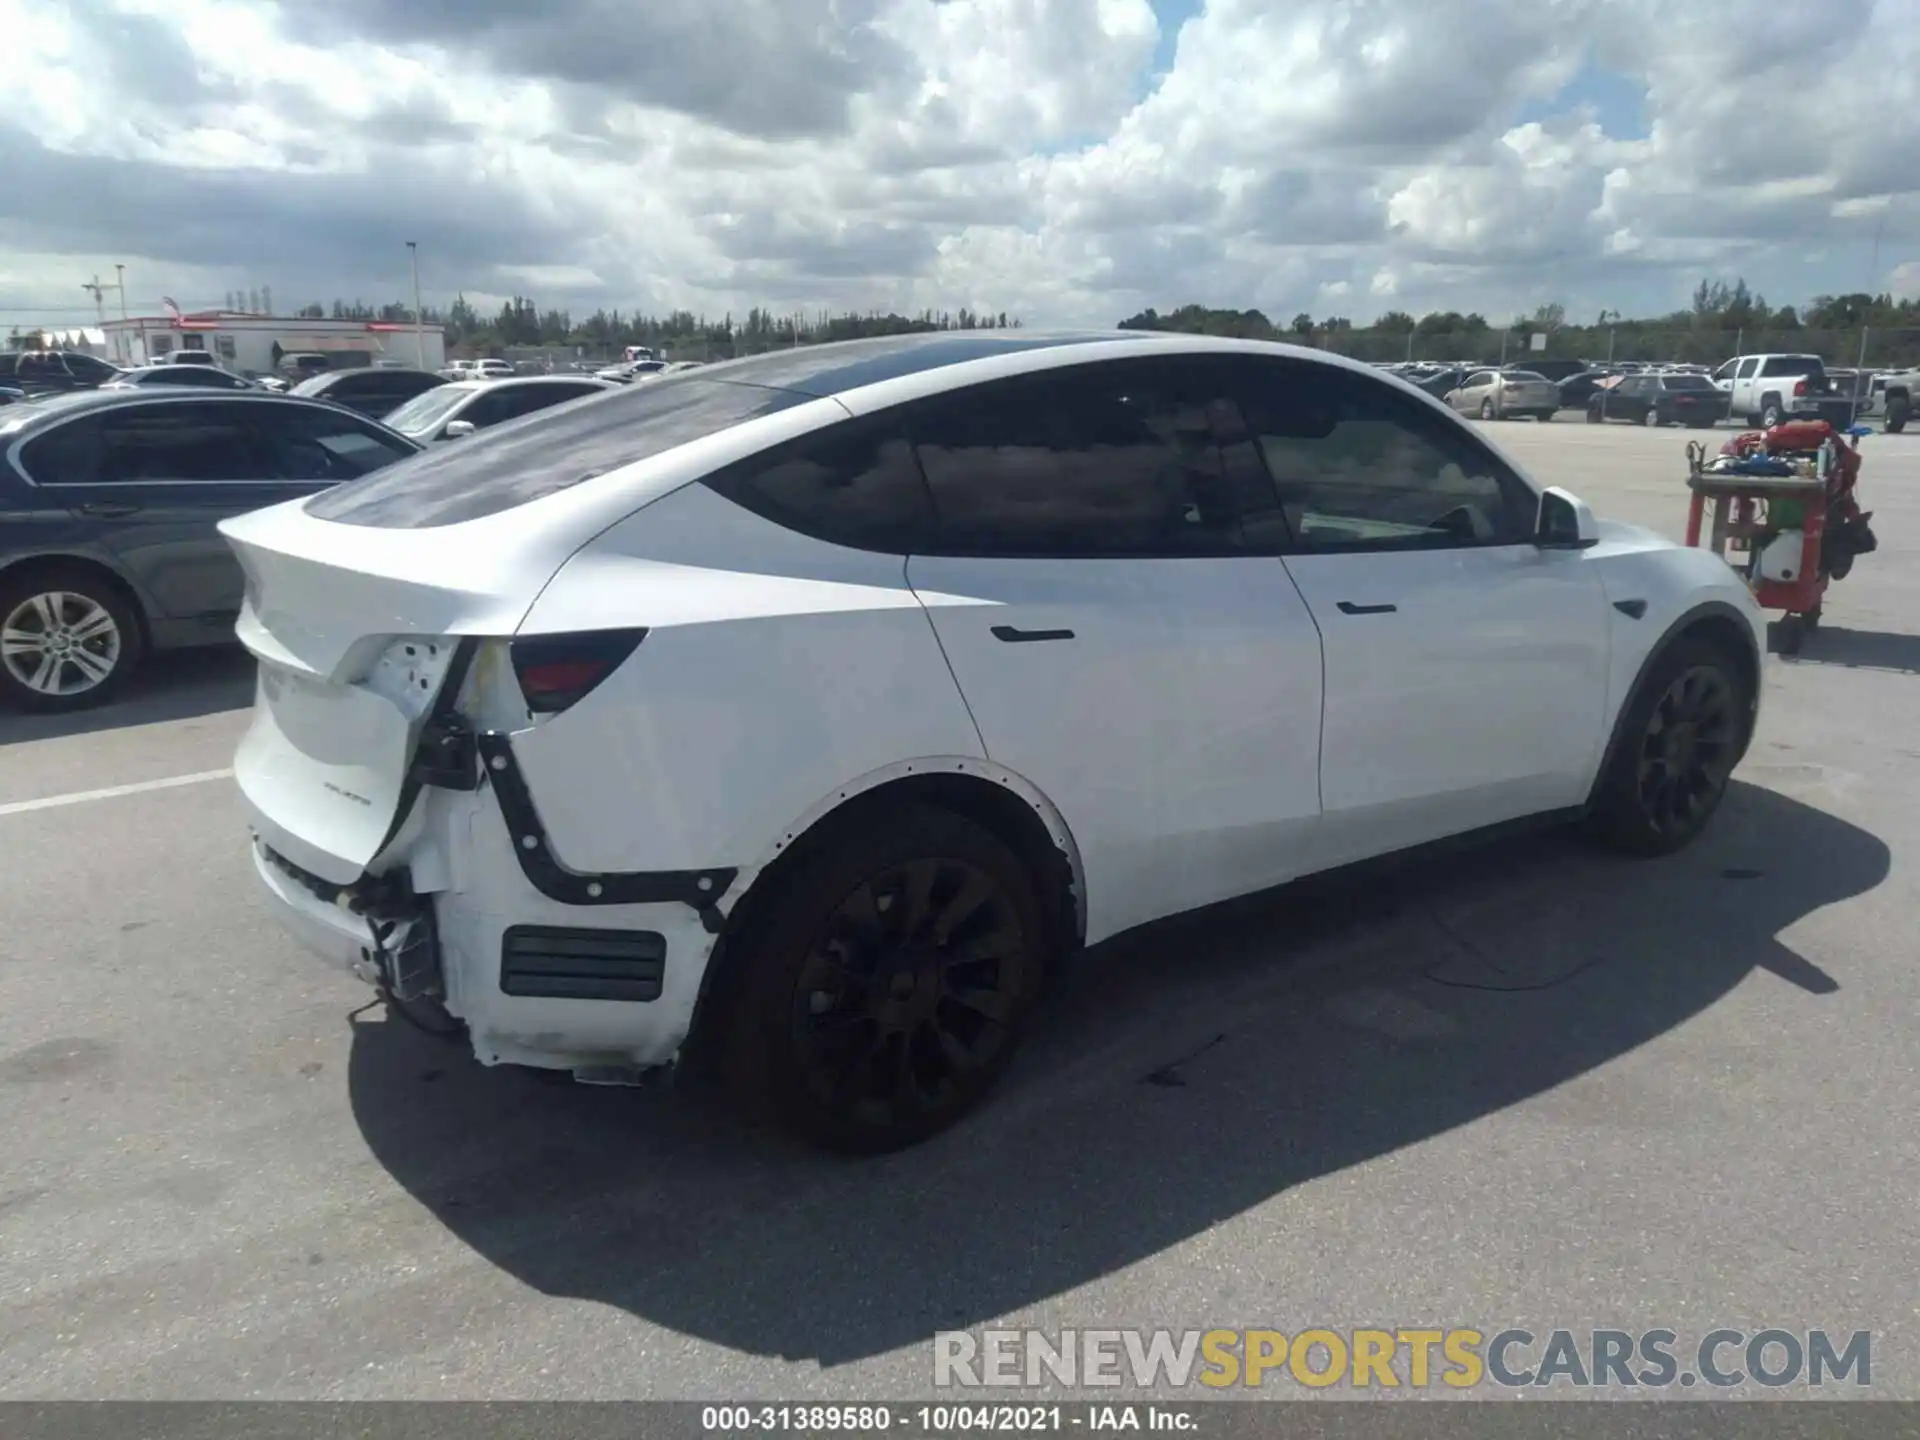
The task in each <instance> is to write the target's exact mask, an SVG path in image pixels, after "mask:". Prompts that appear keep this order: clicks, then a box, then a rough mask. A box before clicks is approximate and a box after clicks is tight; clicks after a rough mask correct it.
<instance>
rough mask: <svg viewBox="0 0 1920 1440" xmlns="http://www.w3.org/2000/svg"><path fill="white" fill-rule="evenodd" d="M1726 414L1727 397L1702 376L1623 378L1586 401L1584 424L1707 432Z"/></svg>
mask: <svg viewBox="0 0 1920 1440" xmlns="http://www.w3.org/2000/svg"><path fill="white" fill-rule="evenodd" d="M1726 413H1727V397H1726V396H1725V394H1723V393H1722V392H1721V391H1720V390H1718V389H1716V388H1715V386H1714V383H1713V381H1711V380H1709V379H1708V378H1707V377H1706V376H1704V375H1678V374H1676V375H1627V376H1623V377H1622V378H1621V380H1620V383H1619V384H1617V385H1612V386H1609V387H1607V388H1606V389H1604V390H1596V391H1595V392H1594V393H1593V396H1592V397H1591V398H1590V399H1589V400H1588V401H1587V422H1588V423H1589V424H1592V425H1598V424H1599V423H1600V422H1601V421H1603V420H1631V421H1634V422H1635V423H1636V424H1640V425H1685V426H1688V427H1690V428H1691V429H1695V430H1707V429H1711V428H1712V427H1713V426H1714V425H1716V424H1718V423H1719V421H1720V419H1721V418H1722V417H1723V416H1724V415H1725V414H1726Z"/></svg>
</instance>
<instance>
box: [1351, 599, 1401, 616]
mask: <svg viewBox="0 0 1920 1440" xmlns="http://www.w3.org/2000/svg"><path fill="white" fill-rule="evenodd" d="M1337 608H1338V609H1339V611H1340V613H1341V614H1342V615H1391V614H1393V613H1394V612H1395V611H1397V610H1399V608H1400V607H1399V606H1398V605H1392V604H1389V605H1356V604H1354V602H1353V601H1351V600H1342V601H1341V602H1340V603H1339V606H1338V607H1337Z"/></svg>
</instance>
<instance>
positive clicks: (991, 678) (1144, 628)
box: [907, 555, 1320, 941]
mask: <svg viewBox="0 0 1920 1440" xmlns="http://www.w3.org/2000/svg"><path fill="white" fill-rule="evenodd" d="M907 577H908V579H909V580H911V581H912V582H913V587H914V590H915V591H916V592H917V593H918V594H919V596H920V599H921V600H922V601H923V602H924V603H925V604H926V607H927V613H928V614H929V615H931V616H932V618H933V624H934V628H935V630H936V631H937V632H938V633H939V636H940V643H941V646H942V648H943V649H944V651H945V653H946V658H947V661H948V663H950V664H951V665H952V666H953V672H954V675H955V677H956V678H957V679H958V680H959V682H960V689H961V691H962V692H963V693H964V694H965V696H966V702H967V705H968V708H969V709H970V710H971V711H972V712H973V717H974V719H975V721H976V722H977V723H978V724H979V727H980V733H981V738H982V739H983V740H984V742H985V745H986V753H987V755H988V756H990V757H991V758H992V759H993V760H994V761H996V762H997V763H999V764H1002V765H1005V766H1007V767H1008V768H1009V769H1011V770H1013V771H1014V772H1015V773H1017V774H1020V775H1023V776H1025V777H1026V778H1027V779H1028V780H1029V781H1031V782H1032V783H1033V784H1034V785H1035V786H1037V787H1038V788H1039V789H1040V790H1041V792H1042V793H1044V794H1045V795H1047V796H1048V797H1049V798H1050V799H1051V800H1052V801H1053V802H1054V804H1056V805H1058V806H1059V807H1060V810H1061V813H1063V814H1064V815H1066V816H1067V817H1068V821H1067V823H1068V824H1069V826H1071V827H1072V829H1073V831H1074V833H1075V834H1076V835H1077V836H1078V837H1079V839H1080V852H1081V858H1082V863H1083V864H1084V866H1085V868H1086V873H1087V904H1088V911H1087V939H1088V940H1089V941H1093V940H1098V939H1101V938H1104V937H1105V936H1107V935H1111V934H1114V933H1115V932H1117V931H1120V930H1124V929H1127V928H1129V927H1131V926H1133V925H1138V924H1140V923H1142V922H1143V921H1147V920H1151V919H1155V918H1157V917H1158V916H1161V915H1166V914H1170V913H1172V912H1174V911H1178V910H1188V909H1193V908H1195V907H1197V906H1200V905H1206V904H1210V903H1212V902H1213V901H1216V900H1223V899H1226V898H1228V897H1229V896H1233V895H1241V894H1245V893H1247V892H1248V891H1252V890H1259V889H1263V888H1265V887H1267V886H1270V885H1276V884H1279V883H1280V882H1281V881H1283V880H1289V879H1292V878H1293V877H1294V876H1296V875H1298V874H1300V873H1301V872H1302V871H1303V870H1304V869H1306V868H1307V859H1308V846H1309V845H1310V843H1311V840H1312V834H1313V830H1314V826H1315V823H1316V822H1317V820H1318V818H1319V812H1320V796H1319V757H1318V755H1317V753H1316V751H1317V746H1316V744H1315V738H1316V736H1317V734H1318V731H1319V727H1320V639H1319V635H1318V634H1317V632H1316V631H1315V630H1314V625H1313V619H1312V617H1311V616H1309V615H1308V614H1307V609H1306V606H1305V605H1303V604H1302V603H1301V600H1300V596H1299V594H1298V592H1297V591H1296V590H1295V589H1294V587H1293V583H1292V582H1291V581H1290V580H1289V579H1288V578H1287V574H1286V570H1285V569H1284V567H1282V565H1281V564H1280V562H1279V561H1278V560H1276V559H1274V558H1271V557H1262V556H1247V557H1240V558H1231V559H1201V558H1195V559H1178V560H1099V559H1084V560H1068V561H1057V560H1044V559H1040V560H1022V559H966V558H953V557H943V556H925V555H916V556H914V557H913V558H912V559H911V560H910V561H908V563H907ZM996 626H1002V627H1012V628H1013V629H1015V630H1018V631H1026V632H1041V633H1046V632H1057V631H1071V632H1072V638H1071V639H1064V640H1058V641H1031V642H1014V643H1009V642H1007V641H1005V640H1002V639H1000V638H997V637H996V636H995V635H994V633H993V630H994V627H996Z"/></svg>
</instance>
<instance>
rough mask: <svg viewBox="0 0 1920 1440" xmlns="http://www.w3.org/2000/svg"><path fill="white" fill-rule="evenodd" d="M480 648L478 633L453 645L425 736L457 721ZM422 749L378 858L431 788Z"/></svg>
mask: <svg viewBox="0 0 1920 1440" xmlns="http://www.w3.org/2000/svg"><path fill="white" fill-rule="evenodd" d="M479 648H480V641H479V640H478V638H476V637H474V636H471V635H469V636H467V637H466V638H464V639H462V640H459V641H457V642H456V643H455V644H454V647H453V658H452V659H451V660H449V661H448V662H447V675H446V679H445V680H444V681H442V682H441V685H440V693H439V694H438V695H436V696H434V698H433V708H432V709H431V710H429V711H427V718H426V722H425V724H423V725H422V726H421V728H420V733H421V736H422V737H423V738H424V737H426V736H428V735H431V734H433V733H435V731H436V730H437V729H441V728H444V727H445V726H446V725H447V724H448V723H449V722H450V721H451V722H453V723H454V724H458V723H459V722H458V721H457V720H454V707H455V706H456V705H458V704H459V703H460V689H461V687H462V686H463V685H465V684H466V683H467V671H468V670H469V669H471V668H472V666H473V657H474V654H475V652H477V651H478V650H479ZM420 762H421V749H420V746H419V745H416V746H415V747H414V754H413V759H412V761H411V762H410V763H409V764H408V766H407V778H406V779H405V780H404V781H402V782H401V785H400V799H399V801H398V803H397V804H395V805H394V807H393V821H392V823H391V824H389V825H388V826H387V833H386V834H385V835H383V836H381V837H380V843H379V845H377V846H376V847H374V852H373V853H374V857H375V858H376V859H378V858H379V857H380V856H381V855H384V854H385V853H386V850H387V847H388V846H389V845H391V844H393V842H394V840H395V839H396V838H397V837H398V836H399V834H400V828H401V827H402V826H403V825H405V824H406V823H407V819H408V817H409V816H411V815H412V814H413V807H414V806H415V805H416V804H418V803H419V800H420V792H421V791H422V790H424V789H426V788H427V781H426V779H425V776H424V774H423V767H422V765H421V763H420Z"/></svg>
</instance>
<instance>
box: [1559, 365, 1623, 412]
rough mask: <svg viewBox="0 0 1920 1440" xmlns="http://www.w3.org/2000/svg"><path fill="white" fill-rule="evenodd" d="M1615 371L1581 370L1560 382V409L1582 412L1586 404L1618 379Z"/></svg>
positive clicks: (1617, 372) (1617, 373)
mask: <svg viewBox="0 0 1920 1440" xmlns="http://www.w3.org/2000/svg"><path fill="white" fill-rule="evenodd" d="M1619 374H1620V372H1619V371H1617V370H1582V371H1581V372H1580V373H1579V374H1578V375H1569V376H1568V377H1567V378H1566V379H1564V380H1562V381H1561V382H1560V408H1561V409H1563V410H1584V409H1586V408H1587V402H1588V401H1589V400H1591V399H1593V397H1594V396H1595V395H1597V394H1599V393H1600V391H1601V390H1603V389H1605V388H1606V386H1607V385H1609V384H1611V383H1612V382H1613V381H1614V380H1615V379H1616V378H1618V376H1619Z"/></svg>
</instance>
